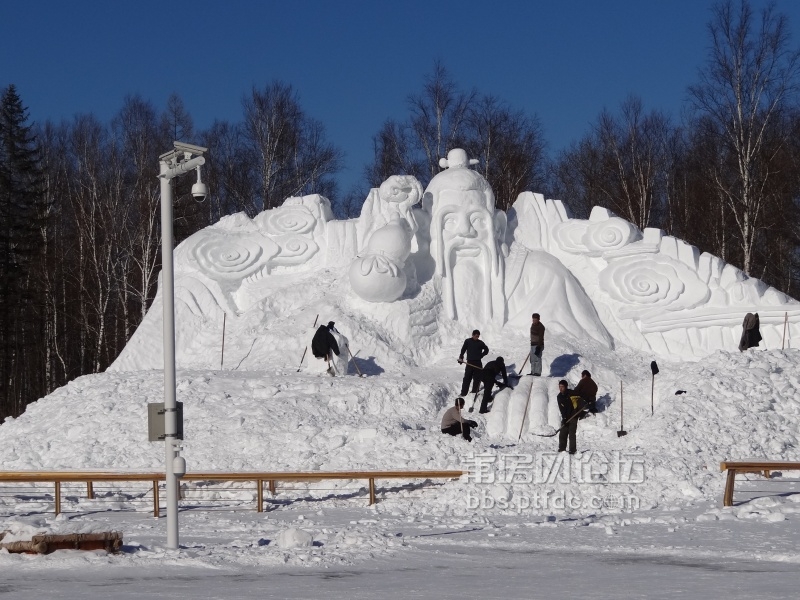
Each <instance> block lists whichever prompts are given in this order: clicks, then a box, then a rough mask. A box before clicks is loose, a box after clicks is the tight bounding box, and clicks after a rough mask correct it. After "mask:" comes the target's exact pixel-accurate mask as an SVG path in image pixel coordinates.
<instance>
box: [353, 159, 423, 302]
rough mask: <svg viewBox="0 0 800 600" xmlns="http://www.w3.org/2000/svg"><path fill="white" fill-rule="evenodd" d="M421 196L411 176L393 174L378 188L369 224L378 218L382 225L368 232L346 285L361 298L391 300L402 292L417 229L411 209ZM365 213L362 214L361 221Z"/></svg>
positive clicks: (415, 180) (418, 185) (372, 223)
mask: <svg viewBox="0 0 800 600" xmlns="http://www.w3.org/2000/svg"><path fill="white" fill-rule="evenodd" d="M421 196H422V186H421V185H420V183H419V181H417V179H416V178H415V177H413V176H410V175H405V176H400V175H395V176H392V177H390V178H389V179H387V180H386V181H385V182H383V184H382V185H381V187H380V189H379V190H378V198H379V200H380V202H379V203H370V204H369V206H370V208H371V209H374V210H375V212H376V214H375V215H374V216H373V217H372V218H371V219H370V221H371V223H370V224H371V225H372V226H373V227H374V226H375V225H376V224H379V223H380V222H382V221H384V222H386V224H385V225H383V226H382V227H379V228H378V229H376V230H374V231H373V232H372V233H371V234H370V236H369V242H368V243H367V244H366V247H365V248H364V250H363V251H362V253H361V256H358V257H356V259H355V260H354V261H353V263H352V264H351V265H350V271H349V277H350V285H351V286H352V288H353V291H354V292H355V293H356V294H358V295H359V296H360V297H361V298H363V299H364V300H367V301H369V302H392V301H394V300H397V299H398V298H400V297H401V296H402V295H403V293H404V292H405V290H406V285H407V283H408V276H407V275H406V272H405V268H406V259H407V258H408V256H409V254H411V250H412V241H413V237H414V233H415V232H416V231H417V229H418V225H417V221H416V218H415V217H414V214H413V212H412V210H411V208H412V207H413V206H414V205H415V204H417V203H418V202H419V200H420V197H421ZM367 214H368V213H367ZM367 214H364V213H362V218H364V220H365V221H366V220H367V219H368V217H367Z"/></svg>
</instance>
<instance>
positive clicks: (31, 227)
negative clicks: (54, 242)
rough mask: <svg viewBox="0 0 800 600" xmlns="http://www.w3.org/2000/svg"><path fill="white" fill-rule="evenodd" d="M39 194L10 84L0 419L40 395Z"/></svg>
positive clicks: (0, 174)
mask: <svg viewBox="0 0 800 600" xmlns="http://www.w3.org/2000/svg"><path fill="white" fill-rule="evenodd" d="M41 190H42V173H41V168H40V165H39V147H38V143H37V141H36V137H35V135H34V134H33V130H32V126H31V125H29V124H28V115H27V109H26V108H24V107H23V106H22V100H21V99H20V97H19V94H18V93H17V90H16V88H15V86H14V85H10V86H8V87H7V88H6V89H5V90H4V91H3V94H2V98H0V224H1V225H0V228H1V229H0V375H1V376H2V381H0V418H4V417H5V416H8V415H9V414H12V415H17V414H19V413H21V412H22V411H23V410H24V407H25V404H26V403H27V402H28V401H31V400H35V399H36V398H34V397H32V395H35V394H36V393H37V392H39V391H40V390H38V389H37V387H38V386H37V385H36V383H35V382H36V379H37V375H36V369H37V361H36V360H35V354H36V351H37V344H39V343H40V341H41V336H40V335H38V334H39V331H38V330H39V329H41V320H39V319H37V318H36V311H37V306H39V305H41V301H42V298H40V297H38V296H37V292H36V290H37V287H38V282H39V281H40V279H39V278H38V277H37V274H36V269H37V267H39V266H40V265H39V264H38V254H39V253H40V248H41V246H42V244H41V242H40V239H39V235H40V225H41V223H40V217H39V215H40V214H41V213H40V210H39V209H40V208H41V207H40V206H39V203H40V202H41V198H42V193H41Z"/></svg>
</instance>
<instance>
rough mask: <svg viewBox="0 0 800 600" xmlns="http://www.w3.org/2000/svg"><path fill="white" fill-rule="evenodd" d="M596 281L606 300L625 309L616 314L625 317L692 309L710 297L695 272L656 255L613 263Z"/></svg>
mask: <svg viewBox="0 0 800 600" xmlns="http://www.w3.org/2000/svg"><path fill="white" fill-rule="evenodd" d="M599 281H600V287H601V288H602V289H603V290H604V291H606V292H607V293H608V295H609V296H611V297H612V298H613V299H614V300H617V301H619V302H622V303H624V304H625V305H626V306H624V307H622V308H620V310H619V312H620V315H621V316H628V317H630V316H633V315H637V314H639V313H641V312H643V311H645V310H649V309H651V308H659V309H664V310H669V311H676V310H685V309H690V308H694V307H696V306H698V305H700V304H702V303H703V302H705V301H706V300H707V299H708V297H709V295H710V291H709V289H708V286H707V285H706V284H705V283H703V282H702V281H701V280H700V279H699V278H698V277H697V275H696V274H695V273H694V271H692V270H690V269H689V268H688V267H687V266H686V265H684V264H683V263H681V262H678V261H675V260H673V259H671V258H669V257H666V256H659V255H648V256H647V257H646V258H645V257H641V256H638V257H630V258H624V259H619V260H614V261H612V262H611V263H610V264H609V265H608V267H606V268H605V269H604V270H603V271H602V272H601V273H600V277H599Z"/></svg>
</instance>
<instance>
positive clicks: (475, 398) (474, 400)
mask: <svg viewBox="0 0 800 600" xmlns="http://www.w3.org/2000/svg"><path fill="white" fill-rule="evenodd" d="M482 389H483V388H482V387H478V390H477V391H476V392H475V397H474V398H473V399H472V406H470V407H469V410H468V411H467V412H472V411H473V410H475V403H476V402H477V401H478V394H480V393H481V390H482Z"/></svg>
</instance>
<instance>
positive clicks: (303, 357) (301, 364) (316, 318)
mask: <svg viewBox="0 0 800 600" xmlns="http://www.w3.org/2000/svg"><path fill="white" fill-rule="evenodd" d="M318 319H319V314H317V316H316V317H314V324H313V325H312V326H311V329H314V328H315V327H316V326H317V320H318ZM222 339H223V340H224V339H225V334H224V333H223V338H222ZM306 352H308V346H306V349H305V350H303V356H301V357H300V366H299V367H297V372H298V373H299V372H300V369H302V368H303V360H304V359H305V357H306Z"/></svg>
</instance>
